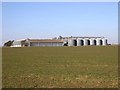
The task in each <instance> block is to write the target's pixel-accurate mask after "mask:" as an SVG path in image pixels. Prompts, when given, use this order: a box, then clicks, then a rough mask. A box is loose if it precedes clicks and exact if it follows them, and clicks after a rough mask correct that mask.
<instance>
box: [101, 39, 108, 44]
mask: <svg viewBox="0 0 120 90" xmlns="http://www.w3.org/2000/svg"><path fill="white" fill-rule="evenodd" d="M102 41H103V46H105V45H107V39H105V38H104V39H102Z"/></svg>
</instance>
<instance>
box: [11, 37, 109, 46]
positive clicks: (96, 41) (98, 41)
mask: <svg viewBox="0 0 120 90" xmlns="http://www.w3.org/2000/svg"><path fill="white" fill-rule="evenodd" d="M88 45H92V46H96V45H97V46H99V45H102V46H105V45H107V39H106V38H104V37H61V36H59V37H58V38H53V39H24V40H16V41H14V42H13V45H12V47H25V46H27V47H31V46H88Z"/></svg>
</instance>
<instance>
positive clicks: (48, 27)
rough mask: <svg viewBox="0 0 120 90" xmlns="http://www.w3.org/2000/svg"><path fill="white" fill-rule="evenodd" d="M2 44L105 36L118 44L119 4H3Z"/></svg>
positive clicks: (109, 40)
mask: <svg viewBox="0 0 120 90" xmlns="http://www.w3.org/2000/svg"><path fill="white" fill-rule="evenodd" d="M2 25H3V43H4V42H6V41H8V40H17V39H24V38H53V37H57V36H59V35H61V36H82V37H83V36H89V37H90V36H91V37H92V36H102V37H106V38H107V39H108V42H109V43H117V41H118V3H117V2H114V3H113V2H111V3H110V2H109V3H107V2H103V3H94V2H89V3H87V2H85V3H83V2H76V3H73V2H67V3H65V2H63V3H62V2H61V3H59V2H58V3H54V2H49V3H48V2H45V3H43V2H39V3H38V2H36V3H33V2H31V3H30V2H27V3H25V2H23V3H20V2H17V3H12V2H9V3H7V2H6V3H5V2H4V3H3V4H2Z"/></svg>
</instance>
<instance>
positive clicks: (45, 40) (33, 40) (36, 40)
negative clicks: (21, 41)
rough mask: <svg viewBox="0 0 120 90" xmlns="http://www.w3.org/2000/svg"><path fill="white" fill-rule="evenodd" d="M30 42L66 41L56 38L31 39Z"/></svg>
mask: <svg viewBox="0 0 120 90" xmlns="http://www.w3.org/2000/svg"><path fill="white" fill-rule="evenodd" d="M29 41H30V42H64V41H63V40H54V39H29Z"/></svg>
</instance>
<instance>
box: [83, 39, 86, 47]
mask: <svg viewBox="0 0 120 90" xmlns="http://www.w3.org/2000/svg"><path fill="white" fill-rule="evenodd" d="M83 41H84V46H86V45H87V39H85V38H84V39H83Z"/></svg>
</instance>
